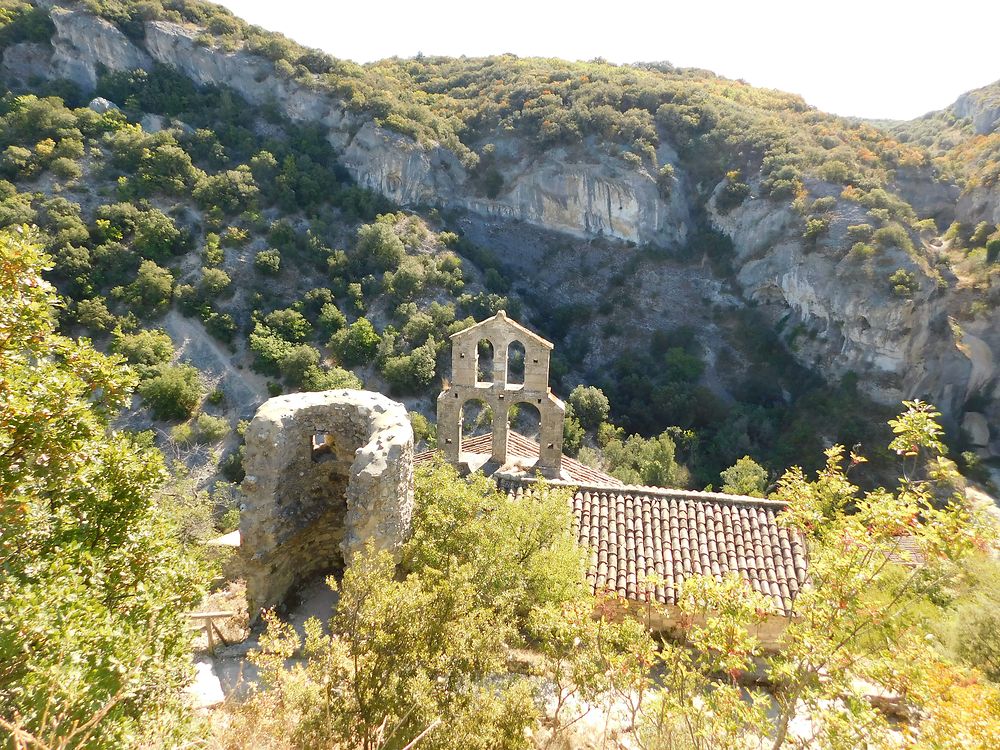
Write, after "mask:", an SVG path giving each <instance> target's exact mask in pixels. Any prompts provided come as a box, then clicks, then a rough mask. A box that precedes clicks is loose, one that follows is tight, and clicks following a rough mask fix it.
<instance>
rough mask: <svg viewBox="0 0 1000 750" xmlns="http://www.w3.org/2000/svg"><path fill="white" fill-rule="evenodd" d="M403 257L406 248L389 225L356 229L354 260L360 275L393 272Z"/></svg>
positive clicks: (381, 223)
mask: <svg viewBox="0 0 1000 750" xmlns="http://www.w3.org/2000/svg"><path fill="white" fill-rule="evenodd" d="M405 257H406V247H405V246H404V245H403V241H402V240H401V239H400V238H399V237H398V236H397V235H396V232H395V231H393V228H392V226H391V225H389V224H386V223H384V222H376V223H374V224H365V225H364V226H362V227H360V228H359V229H358V240H357V244H356V245H355V247H354V258H355V262H356V263H357V265H358V268H359V270H360V271H361V273H363V274H364V273H374V274H378V273H383V272H384V271H394V270H395V269H397V268H398V267H399V264H400V263H402V262H403V258H405Z"/></svg>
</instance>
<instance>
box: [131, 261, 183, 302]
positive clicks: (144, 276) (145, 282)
mask: <svg viewBox="0 0 1000 750" xmlns="http://www.w3.org/2000/svg"><path fill="white" fill-rule="evenodd" d="M173 289H174V277H173V275H172V274H171V273H170V271H168V270H167V269H166V268H162V267H160V266H158V265H157V264H156V263H155V262H153V261H151V260H144V261H142V263H140V264H139V270H138V272H137V273H136V277H135V280H134V281H133V282H132V283H131V284H129V285H128V286H127V287H125V289H124V290H123V291H122V296H123V297H124V299H125V301H126V302H128V304H130V305H131V306H132V307H134V308H135V309H136V311H137V312H139V313H141V314H144V315H156V314H159V313H162V312H163V311H164V310H166V308H167V307H168V306H169V305H170V300H171V297H172V294H173Z"/></svg>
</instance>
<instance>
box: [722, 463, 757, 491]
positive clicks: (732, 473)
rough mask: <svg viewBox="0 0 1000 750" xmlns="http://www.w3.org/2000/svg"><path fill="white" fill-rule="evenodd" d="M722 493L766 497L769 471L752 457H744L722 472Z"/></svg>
mask: <svg viewBox="0 0 1000 750" xmlns="http://www.w3.org/2000/svg"><path fill="white" fill-rule="evenodd" d="M721 478H722V491H723V492H729V493H731V494H733V495H750V496H751V497H764V490H765V489H766V488H767V469H765V468H764V467H763V466H761V465H760V464H759V463H757V462H756V461H754V460H753V459H752V458H750V456H743V458H741V459H739V460H738V461H737V462H736V463H735V464H733V465H732V466H730V467H729V468H728V469H726V470H725V471H723V472H722V474H721Z"/></svg>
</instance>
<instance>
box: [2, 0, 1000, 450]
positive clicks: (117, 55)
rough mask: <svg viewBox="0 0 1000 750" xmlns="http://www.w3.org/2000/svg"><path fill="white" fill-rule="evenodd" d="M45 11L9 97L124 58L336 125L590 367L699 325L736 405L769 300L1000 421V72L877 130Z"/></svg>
mask: <svg viewBox="0 0 1000 750" xmlns="http://www.w3.org/2000/svg"><path fill="white" fill-rule="evenodd" d="M14 5H23V4H18V3H15V4H14ZM36 5H37V7H38V9H39V10H38V11H37V12H36V15H35V16H34V17H33V19H34V20H33V21H32V23H34V24H35V26H36V27H37V28H34V27H32V29H31V30H30V31H26V30H24V29H21V30H19V31H17V33H12V34H8V39H7V43H6V45H5V49H4V52H3V62H2V72H3V75H4V77H5V78H6V79H7V81H8V82H9V85H10V86H11V87H12V88H13V89H14V90H20V91H25V90H32V89H33V87H37V85H38V82H39V81H40V80H42V79H44V80H47V81H49V82H64V81H69V82H71V83H72V85H73V86H74V87H76V88H77V89H78V90H80V91H82V92H83V94H84V95H85V96H86V97H91V96H93V95H94V94H101V93H104V94H108V93H111V92H110V91H109V90H108V87H107V85H106V81H107V79H108V73H109V72H110V73H113V72H115V71H118V72H121V73H128V72H130V71H134V70H136V69H142V70H146V71H150V72H153V71H156V70H158V69H159V66H168V67H169V68H172V69H175V70H176V71H179V72H180V73H181V74H183V76H185V77H187V78H188V79H190V80H191V81H193V82H194V83H195V84H197V85H198V86H215V87H223V88H225V89H228V90H232V91H233V92H235V93H236V94H238V95H239V96H241V97H242V98H243V99H245V100H246V101H247V102H248V103H250V104H251V105H254V106H256V107H259V108H262V109H264V110H267V109H269V108H270V109H272V110H274V111H276V112H277V113H278V115H280V116H281V117H283V118H286V119H287V120H289V121H291V122H293V123H299V124H302V125H308V126H319V127H321V128H322V133H323V135H324V137H325V139H326V141H327V142H328V143H329V144H330V146H332V147H333V149H334V150H335V152H336V155H337V160H338V162H339V165H340V166H341V167H342V168H343V169H344V170H345V171H346V172H347V173H348V174H349V175H350V178H351V180H352V181H353V182H354V183H355V184H356V185H358V186H361V187H365V188H370V189H371V190H373V191H375V192H377V193H379V194H381V195H383V196H385V197H386V198H387V199H389V200H391V201H393V202H394V203H396V204H398V205H399V206H403V207H407V208H410V209H413V210H416V211H418V212H421V213H423V214H424V215H426V214H427V212H428V211H429V210H430V209H435V210H436V211H437V212H438V213H437V215H439V216H442V217H444V220H445V221H446V223H447V222H450V223H449V225H448V226H449V228H452V227H454V228H460V229H461V231H462V232H463V233H464V234H465V235H466V236H467V237H470V238H474V239H475V241H476V242H477V243H479V245H481V246H484V247H486V248H488V249H489V250H490V251H492V252H493V255H494V256H495V259H496V265H497V267H498V268H499V269H501V270H502V271H503V273H504V274H505V275H506V276H507V277H508V278H509V279H510V280H511V281H512V283H513V290H514V292H516V293H517V294H518V295H519V296H520V297H521V298H522V299H523V300H524V301H525V302H526V303H527V305H528V311H529V314H533V315H534V320H533V321H532V322H533V323H534V324H535V325H536V326H537V327H539V328H541V329H542V330H543V331H544V332H546V333H547V334H548V335H551V336H554V337H557V338H560V339H561V340H563V339H564V340H565V342H566V347H568V348H569V349H570V352H571V353H572V351H573V347H574V346H576V347H577V348H578V349H579V348H580V347H583V348H582V350H581V351H580V352H579V353H578V354H577V356H576V357H575V359H574V358H572V357H571V361H570V363H569V364H570V369H571V371H572V372H575V373H577V376H578V379H584V378H589V379H590V380H591V381H592V382H602V378H604V379H605V382H606V381H608V380H614V379H615V378H616V377H618V375H617V374H616V372H612V371H611V370H612V368H613V367H615V366H616V365H617V364H618V360H617V359H616V358H617V357H620V355H621V353H622V352H623V351H630V350H635V349H644V348H645V345H646V343H647V342H648V340H649V338H650V336H652V335H653V333H654V332H655V331H657V330H661V329H671V330H672V329H676V328H677V327H678V326H689V327H694V328H695V329H696V334H695V336H696V338H697V339H698V343H699V344H700V346H701V348H702V351H703V352H704V353H705V359H706V361H707V363H708V367H707V369H706V372H705V374H704V376H703V377H702V381H701V382H702V385H703V386H704V387H706V388H708V389H709V390H711V391H712V392H714V393H716V394H717V395H718V396H719V397H720V398H722V399H723V402H726V401H727V400H728V401H730V402H731V401H732V400H733V399H734V398H742V397H741V396H740V395H739V394H738V393H737V391H738V389H739V382H738V381H741V380H742V381H745V380H746V377H747V376H748V372H747V370H748V365H749V366H750V367H749V369H753V368H763V371H765V372H766V368H767V362H766V361H765V362H761V360H760V358H758V359H752V360H750V361H749V362H748V361H747V358H746V357H745V356H744V355H745V352H741V348H740V343H741V342H740V341H739V340H738V339H739V338H740V336H741V334H740V333H738V332H737V333H736V335H735V338H736V339H737V341H735V343H734V328H733V326H732V325H731V324H730V322H727V321H730V319H731V315H734V314H735V315H743V314H744V313H746V315H750V314H751V313H752V315H753V316H754V317H753V318H752V319H753V321H755V322H754V325H760V326H765V327H767V328H768V329H773V331H774V332H775V333H776V334H777V338H776V339H775V341H780V342H781V345H782V346H783V347H784V349H785V352H787V353H790V354H791V356H792V357H793V358H794V360H795V362H797V364H798V365H799V366H803V367H805V368H807V369H808V370H810V371H813V372H816V373H819V374H820V375H822V377H824V378H825V379H826V380H827V381H828V382H830V383H837V382H840V381H842V380H843V379H844V378H848V379H851V380H852V382H853V381H854V380H856V382H857V384H858V388H859V389H860V390H861V392H862V393H864V394H865V395H867V396H868V397H870V398H872V399H874V400H875V401H877V402H879V403H883V404H894V403H896V402H898V401H899V400H901V399H903V398H906V397H914V396H921V397H925V398H927V399H929V400H931V401H933V402H934V403H936V404H937V405H938V406H939V407H940V408H941V409H942V410H943V411H944V412H945V416H946V419H947V420H948V421H949V422H950V424H951V425H952V426H953V427H955V426H957V425H959V424H963V423H964V424H965V425H966V427H967V428H968V432H969V433H970V435H969V437H970V438H972V443H973V445H975V446H977V447H979V448H980V449H982V451H983V452H985V451H986V449H987V446H988V444H989V443H990V442H991V441H992V440H993V439H996V438H1000V435H991V434H990V433H989V429H988V427H987V424H988V423H995V422H996V420H997V419H998V418H1000V391H998V388H1000V379H998V371H997V364H996V360H997V353H1000V326H997V325H995V323H997V322H1000V321H998V320H997V316H998V314H1000V313H998V312H997V307H998V305H997V304H996V301H997V292H996V290H995V287H994V278H995V276H996V275H995V273H994V270H995V264H994V261H995V260H996V252H994V250H993V248H994V246H996V249H997V250H1000V234H998V230H997V228H996V226H994V225H996V224H998V223H1000V193H998V192H997V191H998V187H997V179H996V177H997V171H998V169H997V153H998V151H1000V147H998V145H997V144H998V142H1000V132H998V118H1000V107H998V97H997V89H996V87H992V88H989V87H988V88H987V89H983V90H980V91H977V92H970V93H968V94H965V95H963V96H962V97H960V98H959V99H958V101H957V102H956V103H955V105H953V106H952V107H951V108H950V109H949V110H947V111H945V112H942V113H932V114H931V115H928V116H927V117H925V118H922V119H921V120H917V121H914V122H912V123H903V124H895V125H891V126H889V125H885V126H883V125H876V124H871V123H865V122H861V121H856V120H848V119H844V118H838V117H834V116H831V115H826V114H824V113H821V112H818V111H816V110H815V109H813V108H811V107H809V106H807V105H806V104H805V103H804V102H803V101H802V100H801V99H799V98H797V97H794V96H791V95H787V94H783V93H781V92H775V91H767V90H761V89H754V88H753V87H750V86H748V85H746V84H745V83H742V82H738V81H729V80H726V79H721V78H718V77H716V76H714V75H712V74H711V73H708V72H706V71H697V70H682V69H675V68H673V67H671V66H669V65H667V64H657V65H646V66H641V65H640V66H633V67H629V66H612V65H608V64H603V63H565V62H561V61H552V60H521V59H517V58H513V57H510V56H505V57H498V58H486V59H468V60H466V59H463V60H453V59H444V58H425V59H419V60H391V61H385V62H382V63H375V64H372V65H368V66H358V65H354V64H353V63H348V62H345V61H341V60H337V59H335V58H332V57H329V56H328V55H325V54H323V53H319V52H317V51H315V50H306V49H303V48H301V47H298V46H297V45H295V44H294V43H293V42H291V41H289V40H287V39H284V38H282V37H279V36H276V35H273V34H269V33H266V32H263V31H262V30H260V29H256V28H254V27H249V26H247V25H246V24H244V23H243V22H242V21H240V20H239V19H236V18H234V17H232V16H231V15H229V14H228V13H227V12H225V11H223V10H222V9H219V8H217V7H216V6H211V5H209V4H206V3H200V2H165V3H163V4H162V5H160V4H159V3H143V4H141V5H139V4H137V5H135V6H131V5H129V4H123V3H111V2H99V1H97V0H95V1H94V2H90V3H86V4H80V5H77V4H71V3H65V2H54V1H52V0H38V2H37V3H36ZM37 13H41V14H43V15H44V16H47V19H48V22H46V21H45V19H39V18H38V16H37ZM21 23H22V25H27V22H21ZM50 85H55V84H50ZM116 104H118V105H119V106H122V107H126V105H127V102H124V101H118V102H116ZM160 114H164V113H160ZM165 114H171V113H165ZM981 222H986V224H985V225H983V224H981ZM541 289H545V290H548V291H547V292H540V291H539V290H541ZM623 298H628V299H627V300H626V301H623ZM748 311H749V312H748ZM573 315H575V317H576V320H575V322H574V323H573V324H572V325H567V324H566V323H565V322H563V319H564V318H566V317H568V316H569V317H572V316H573ZM747 319H749V318H747ZM566 329H571V330H569V331H568V332H567V330H566ZM574 336H575V338H574ZM785 357H786V354H785V353H783V352H778V351H777V350H775V351H774V354H773V360H774V362H773V364H774V365H775V366H777V367H778V369H781V368H782V367H785V364H784V363H785V361H786V359H785ZM766 358H767V355H766V353H765V355H764V359H765V360H766ZM734 373H737V374H738V375H739V377H738V378H737V377H735V376H734ZM752 374H753V373H752V372H751V373H749V375H752ZM782 377H785V378H792V379H795V378H796V377H797V376H795V375H792V374H791V372H790V371H786V372H783V373H782V372H779V373H777V376H776V379H775V383H778V384H779V387H778V392H777V393H776V394H771V395H770V396H769V397H768V398H772V399H777V400H779V401H780V400H781V399H782V398H785V399H786V400H787V399H788V398H789V396H788V394H787V393H784V394H783V392H782V389H783V388H785V385H784V384H783V383H782V382H781V378H782ZM773 387H774V385H773V384H772V388H773ZM622 400H623V399H622V398H621V397H619V402H621V401H622ZM752 400H753V399H751V401H752ZM766 400H767V399H764V401H766ZM662 426H663V425H661V427H662ZM647 427H650V426H647ZM995 447H996V448H997V449H998V450H1000V445H997V446H995Z"/></svg>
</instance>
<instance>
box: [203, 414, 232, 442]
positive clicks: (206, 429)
mask: <svg viewBox="0 0 1000 750" xmlns="http://www.w3.org/2000/svg"><path fill="white" fill-rule="evenodd" d="M195 427H196V429H197V433H198V442H200V443H217V442H219V441H220V440H222V439H223V438H224V437H225V436H226V435H228V434H229V422H228V421H227V420H225V419H223V418H222V417H213V416H212V415H211V414H204V413H203V414H199V415H198V417H197V419H195Z"/></svg>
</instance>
